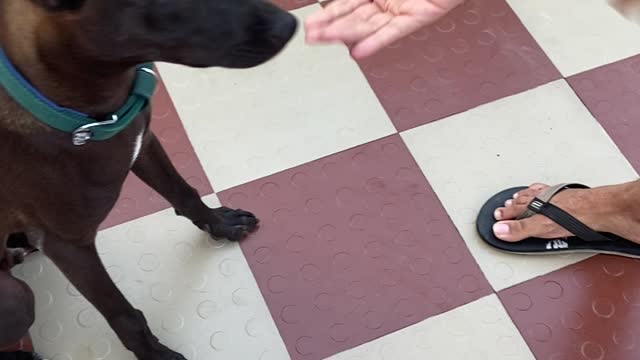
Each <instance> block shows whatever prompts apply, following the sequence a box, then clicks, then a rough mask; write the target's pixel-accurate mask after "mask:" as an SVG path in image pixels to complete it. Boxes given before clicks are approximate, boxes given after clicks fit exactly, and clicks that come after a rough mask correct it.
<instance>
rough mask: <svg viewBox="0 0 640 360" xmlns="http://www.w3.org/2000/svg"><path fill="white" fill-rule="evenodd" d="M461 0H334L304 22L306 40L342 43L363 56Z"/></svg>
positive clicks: (407, 33)
mask: <svg viewBox="0 0 640 360" xmlns="http://www.w3.org/2000/svg"><path fill="white" fill-rule="evenodd" d="M462 2H464V0H335V1H334V2H332V3H331V4H329V5H328V6H327V7H326V8H324V9H323V10H320V11H319V12H317V13H315V14H313V15H312V16H310V17H309V18H308V19H307V20H306V21H305V29H306V39H307V42H308V43H311V44H319V43H333V42H343V43H346V44H347V45H349V47H350V48H351V54H352V56H353V57H355V58H364V57H367V56H370V55H373V54H374V53H376V52H378V51H379V50H380V49H382V48H384V47H386V46H388V45H390V44H392V43H393V42H395V41H397V40H399V39H401V38H403V37H405V36H407V35H410V34H411V33H413V32H415V31H416V30H419V29H420V28H422V27H423V26H426V25H428V24H430V23H433V22H435V21H436V20H438V19H440V18H441V17H442V16H444V15H445V14H447V13H448V12H449V11H451V10H452V9H454V8H455V7H456V6H458V5H460V4H461V3H462Z"/></svg>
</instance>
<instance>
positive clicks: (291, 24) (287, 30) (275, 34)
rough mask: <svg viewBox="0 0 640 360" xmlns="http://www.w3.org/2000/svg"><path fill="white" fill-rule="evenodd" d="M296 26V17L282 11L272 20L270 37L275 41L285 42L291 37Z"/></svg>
mask: <svg viewBox="0 0 640 360" xmlns="http://www.w3.org/2000/svg"><path fill="white" fill-rule="evenodd" d="M297 28H298V21H297V19H296V18H295V17H294V16H293V15H291V14H289V13H283V14H282V15H280V16H279V17H278V19H277V20H276V21H275V22H274V24H273V27H272V29H271V37H272V38H273V39H274V40H275V41H277V42H282V41H284V42H286V41H288V40H289V39H291V37H293V35H294V34H295V32H296V30H297Z"/></svg>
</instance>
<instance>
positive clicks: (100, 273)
mask: <svg viewBox="0 0 640 360" xmlns="http://www.w3.org/2000/svg"><path fill="white" fill-rule="evenodd" d="M297 27H298V24H297V20H296V18H295V17H294V16H292V15H291V14H289V13H288V12H286V11H284V10H282V9H280V8H278V7H276V6H275V5H273V4H271V3H269V2H267V1H263V0H2V1H1V2H0V50H2V56H3V58H4V63H3V64H4V65H3V66H4V72H2V71H0V78H3V79H4V78H6V79H8V80H6V81H14V82H15V83H11V84H14V85H15V84H18V85H15V86H13V85H11V86H9V85H5V84H3V87H0V204H1V205H0V299H1V300H0V349H1V348H4V347H6V346H10V345H12V343H14V342H16V341H18V340H19V339H20V338H21V337H22V336H23V335H24V334H25V333H26V332H27V331H28V329H29V327H30V326H31V325H32V324H33V321H34V298H33V293H32V291H31V289H29V287H28V286H27V285H26V284H25V283H24V282H22V281H20V280H18V279H16V278H14V277H12V276H11V275H10V273H9V271H8V270H9V269H10V268H11V266H13V265H15V264H16V263H19V262H20V261H22V258H23V257H24V254H25V252H28V251H32V250H34V249H36V250H40V251H42V252H43V253H44V254H45V255H46V256H47V257H48V258H50V259H51V261H52V262H53V263H54V264H55V265H56V266H57V267H58V268H59V269H60V270H61V271H62V272H63V273H64V275H65V276H66V277H67V278H68V280H69V281H70V282H71V283H72V284H73V285H74V286H75V287H76V288H77V289H78V290H79V291H80V293H82V294H83V296H84V297H85V298H86V299H87V300H88V301H89V302H91V303H92V304H93V305H94V306H95V307H96V309H97V310H98V311H99V312H100V313H101V314H102V315H103V316H104V318H105V319H106V320H107V322H108V323H109V325H110V327H111V328H112V329H113V330H114V331H115V333H116V334H117V336H118V338H119V339H120V341H122V343H123V344H124V346H125V347H126V348H127V349H128V350H130V351H131V352H132V353H133V354H134V355H135V356H136V357H137V358H138V359H142V360H152V359H153V360H182V359H185V358H184V356H182V355H181V354H178V353H176V352H175V351H173V350H171V349H169V348H167V347H166V346H165V345H163V344H161V343H160V342H159V340H158V339H157V338H156V337H155V336H154V335H153V334H152V333H151V331H150V329H149V327H148V325H147V322H146V320H145V317H144V315H143V314H142V312H140V311H139V310H137V309H135V308H134V307H133V306H132V305H131V304H130V303H129V302H128V301H127V300H126V299H125V297H124V296H123V295H122V293H121V292H120V291H119V290H118V288H117V287H116V286H115V284H114V283H113V282H112V280H111V279H110V278H109V275H108V274H107V272H106V271H105V269H104V267H103V265H102V263H101V261H100V258H99V256H98V253H97V251H96V246H95V237H96V233H97V230H98V226H99V225H100V224H101V222H102V221H103V220H104V219H105V218H106V216H107V215H108V214H109V212H110V210H111V209H112V208H113V206H114V204H115V202H116V200H117V199H118V196H119V194H120V191H121V188H122V185H123V182H124V180H125V178H126V176H127V174H128V173H129V172H130V171H133V173H134V174H136V175H137V176H138V177H139V178H140V179H142V180H143V181H144V182H145V183H147V184H148V185H149V186H150V187H151V188H153V189H154V190H155V191H157V192H158V193H159V194H161V195H162V196H163V197H164V198H165V199H167V200H168V201H169V203H171V205H172V206H173V208H174V209H175V212H176V214H177V215H180V216H184V217H186V218H188V219H189V220H191V221H192V222H193V223H194V224H195V225H196V226H198V227H199V228H200V229H202V230H203V231H206V232H208V233H209V234H210V235H211V237H213V238H215V239H219V238H226V239H229V240H231V241H238V240H242V239H243V238H245V237H246V236H247V235H248V234H250V233H252V232H253V231H255V230H256V229H257V227H258V223H259V221H258V219H257V218H256V217H255V216H254V215H253V214H252V213H250V212H247V211H244V210H233V209H229V208H224V207H222V208H217V209H211V208H209V207H207V206H206V205H205V204H204V203H203V202H202V200H201V199H200V196H199V195H198V193H197V191H196V190H195V189H194V188H192V187H191V186H189V185H188V184H187V182H186V181H185V180H184V179H183V178H182V177H181V176H180V175H179V174H178V172H177V171H176V169H175V168H174V167H173V165H172V164H171V162H170V160H169V158H168V157H167V155H166V153H165V151H164V150H163V148H162V146H161V144H160V143H159V141H158V139H157V138H156V136H155V135H154V134H153V132H152V131H150V130H149V122H150V111H149V106H148V99H147V100H145V97H144V94H145V91H146V92H149V91H150V89H152V88H153V86H152V85H151V86H150V85H149V84H150V83H152V82H153V80H154V79H153V78H152V77H153V76H154V72H153V66H143V65H142V64H149V63H152V62H169V63H175V64H181V65H185V66H189V67H197V68H205V67H224V68H250V67H254V66H258V65H260V64H262V63H265V62H267V61H269V60H270V59H272V58H273V57H274V56H276V55H277V54H278V53H280V52H281V51H282V50H283V49H284V48H285V47H286V45H287V44H288V42H289V41H290V40H291V38H292V37H293V35H294V34H295V32H296V29H297ZM138 82H139V83H138ZM140 84H142V85H140ZM138 85H140V86H141V87H142V88H143V89H142V90H140V89H138V88H137V87H138ZM12 86H13V87H12ZM145 86H146V88H145ZM16 87H17V88H18V90H16ZM25 89H26V90H25ZM145 89H146V90H145ZM16 91H17V92H16ZM20 91H23V92H24V91H26V95H25V94H24V93H20V94H22V95H20V94H19V92H20ZM147 95H148V94H147ZM25 99H27V100H25ZM129 99H134V100H135V101H133V103H132V104H134V105H131V106H130V107H129V108H127V111H128V112H125V113H122V114H120V116H117V115H116V114H115V112H116V111H117V110H118V109H122V108H123V106H126V105H127V104H129V102H128V100H129ZM25 101H26V102H25ZM28 101H31V102H30V103H29V102H28ZM27 103H28V104H32V105H33V107H30V106H26V105H25V104H27ZM123 104H125V105H123ZM135 104H138V105H140V104H142V105H140V106H138V107H136V106H137V105H135ZM51 111H53V112H51ZM42 114H49V115H50V116H43V115H42ZM59 114H62V115H60V116H58V115H59ZM131 114H133V115H131ZM78 116H80V117H81V119H84V118H86V119H92V120H91V121H93V122H89V120H87V122H88V123H87V124H85V125H83V126H78V128H77V129H75V130H73V131H67V130H65V128H64V126H69V120H68V119H77V118H78ZM83 116H84V117H83ZM124 118H126V119H128V120H127V122H128V123H127V124H126V126H123V127H121V128H118V127H119V126H120V125H122V124H123V123H122V121H124V120H122V119H124ZM121 120H122V121H121ZM204 120H205V119H203V121H204ZM60 124H62V125H60ZM118 124H120V125H118ZM57 126H60V127H57ZM105 129H111V130H109V131H110V133H109V131H107V130H105ZM101 134H102V135H101ZM101 136H102V137H103V138H100V137H101ZM229 156H233V149H229ZM16 237H17V238H18V239H19V238H20V237H22V238H24V239H25V242H27V243H28V244H25V245H22V246H18V247H16V245H15V244H14V245H12V246H8V245H7V242H8V239H16ZM14 243H18V244H19V243H20V242H19V241H18V242H15V241H14Z"/></svg>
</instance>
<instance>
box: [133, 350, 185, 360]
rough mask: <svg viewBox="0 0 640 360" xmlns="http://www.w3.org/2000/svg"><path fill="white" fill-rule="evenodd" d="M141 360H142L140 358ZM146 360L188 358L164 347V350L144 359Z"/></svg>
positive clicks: (183, 359)
mask: <svg viewBox="0 0 640 360" xmlns="http://www.w3.org/2000/svg"><path fill="white" fill-rule="evenodd" d="M139 359H140V358H139ZM143 359H144V360H147V359H148V360H187V358H186V357H184V356H182V355H181V354H178V353H177V352H175V351H172V350H169V349H168V348H166V347H163V349H162V350H158V351H155V352H154V353H153V354H152V355H151V356H149V357H148V358H147V357H144V358H143Z"/></svg>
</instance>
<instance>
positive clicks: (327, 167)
mask: <svg viewBox="0 0 640 360" xmlns="http://www.w3.org/2000/svg"><path fill="white" fill-rule="evenodd" d="M322 174H323V175H324V176H325V177H328V178H331V177H333V176H337V175H340V173H339V171H338V164H336V163H334V162H328V163H326V164H324V165H322Z"/></svg>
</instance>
